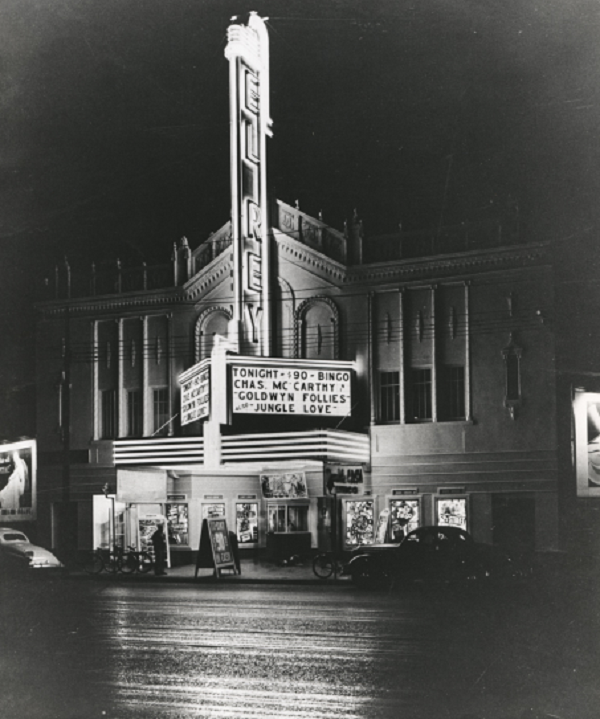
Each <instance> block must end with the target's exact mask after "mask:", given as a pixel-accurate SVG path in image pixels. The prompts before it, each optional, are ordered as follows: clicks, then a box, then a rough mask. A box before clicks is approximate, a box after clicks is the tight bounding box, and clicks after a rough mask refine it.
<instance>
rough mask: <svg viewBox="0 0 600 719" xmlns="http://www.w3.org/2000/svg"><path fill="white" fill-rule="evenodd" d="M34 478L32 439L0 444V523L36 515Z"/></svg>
mask: <svg viewBox="0 0 600 719" xmlns="http://www.w3.org/2000/svg"><path fill="white" fill-rule="evenodd" d="M36 479H37V454H36V442H35V440H34V439H28V440H23V441H21V442H13V443H12V444H3V445H0V524H1V523H4V522H6V523H7V524H8V523H10V524H12V523H13V522H30V521H32V520H34V519H35V518H36V517H35V510H36Z"/></svg>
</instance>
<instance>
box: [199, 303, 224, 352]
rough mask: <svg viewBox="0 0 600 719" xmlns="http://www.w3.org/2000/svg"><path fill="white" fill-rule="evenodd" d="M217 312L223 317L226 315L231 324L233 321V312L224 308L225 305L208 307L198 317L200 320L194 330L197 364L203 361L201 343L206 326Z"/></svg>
mask: <svg viewBox="0 0 600 719" xmlns="http://www.w3.org/2000/svg"><path fill="white" fill-rule="evenodd" d="M215 312H220V313H221V314H222V315H225V317H227V321H228V322H231V319H232V318H233V315H232V314H231V311H230V310H229V309H228V308H227V307H223V305H215V306H214V307H208V308H207V309H205V310H204V311H203V312H201V313H200V314H199V315H198V318H197V320H196V326H195V328H194V356H195V359H196V362H200V360H201V357H200V342H201V339H202V333H203V331H204V324H205V323H206V321H207V319H208V318H209V317H210V315H212V314H214V313H215Z"/></svg>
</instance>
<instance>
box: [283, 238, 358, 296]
mask: <svg viewBox="0 0 600 719" xmlns="http://www.w3.org/2000/svg"><path fill="white" fill-rule="evenodd" d="M273 234H274V237H275V241H276V242H277V246H278V249H279V251H280V252H281V255H282V257H284V258H285V259H287V260H289V261H290V262H293V263H295V264H298V265H304V266H305V267H306V269H307V270H308V271H309V272H313V273H316V274H319V275H321V277H325V278H327V279H329V280H331V281H332V282H334V283H335V284H340V285H341V284H343V283H344V282H345V277H346V273H347V268H346V266H345V265H343V264H342V263H341V262H337V261H336V260H332V259H331V258H330V257H327V255H324V254H322V253H320V252H319V251H318V250H313V249H312V248H311V247H308V246H307V245H303V244H302V243H301V242H299V241H298V240H295V239H294V238H293V237H289V236H288V235H285V234H283V233H281V231H280V230H279V231H275V232H274V233H273Z"/></svg>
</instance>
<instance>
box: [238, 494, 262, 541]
mask: <svg viewBox="0 0 600 719" xmlns="http://www.w3.org/2000/svg"><path fill="white" fill-rule="evenodd" d="M235 522H236V533H237V540H238V543H239V544H256V543H257V542H258V503H257V502H238V503H237V504H236V505H235Z"/></svg>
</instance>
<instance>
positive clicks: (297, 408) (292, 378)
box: [231, 362, 352, 417]
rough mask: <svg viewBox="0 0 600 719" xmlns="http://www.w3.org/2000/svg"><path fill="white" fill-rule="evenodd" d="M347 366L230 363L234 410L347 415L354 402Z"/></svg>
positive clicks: (236, 411)
mask: <svg viewBox="0 0 600 719" xmlns="http://www.w3.org/2000/svg"><path fill="white" fill-rule="evenodd" d="M351 377H352V373H351V372H350V371H349V370H348V369H339V370H337V369H323V368H312V367H309V366H306V365H305V366H302V365H297V366H293V367H290V366H289V365H288V366H285V365H283V366H280V367H276V366H273V365H272V364H268V365H267V364H265V365H260V364H258V363H257V364H255V365H248V364H235V362H232V363H231V387H232V411H233V412H234V413H237V414H290V415H310V416H322V417H345V416H346V415H348V414H349V413H350V410H351V407H352V403H351V397H350V384H351Z"/></svg>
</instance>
